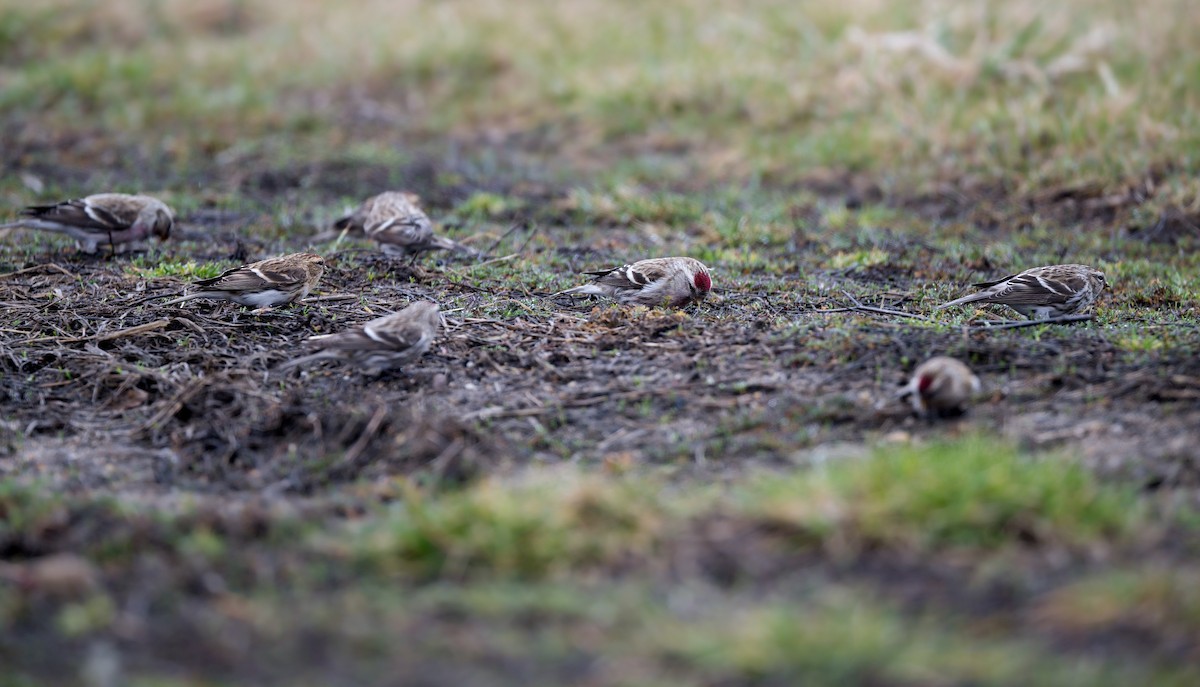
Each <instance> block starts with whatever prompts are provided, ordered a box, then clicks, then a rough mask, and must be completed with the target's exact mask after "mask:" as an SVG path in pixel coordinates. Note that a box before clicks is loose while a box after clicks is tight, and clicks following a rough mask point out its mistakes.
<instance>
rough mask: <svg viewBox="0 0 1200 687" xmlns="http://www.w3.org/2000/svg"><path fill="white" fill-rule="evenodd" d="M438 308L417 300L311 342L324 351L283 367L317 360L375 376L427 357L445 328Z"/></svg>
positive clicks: (434, 304)
mask: <svg viewBox="0 0 1200 687" xmlns="http://www.w3.org/2000/svg"><path fill="white" fill-rule="evenodd" d="M441 324H442V318H441V314H440V313H439V312H438V305H437V303H434V302H432V301H417V302H416V303H413V304H412V305H410V306H408V307H407V308H405V309H403V310H401V311H399V312H396V313H392V314H391V315H388V316H386V317H380V318H377V319H374V320H371V321H370V322H367V323H366V324H363V325H360V326H358V327H353V328H351V329H347V330H345V331H342V332H338V333H337V334H324V335H321V336H314V337H310V338H309V339H308V341H309V343H310V344H312V345H314V346H318V347H320V348H321V350H320V351H318V352H316V353H312V354H310V355H306V356H303V357H300V358H296V359H295V360H291V361H289V362H287V363H284V364H283V365H281V366H280V369H288V368H291V367H294V366H296V365H302V364H304V363H308V362H312V361H314V360H327V359H338V360H345V361H348V362H350V363H352V364H354V365H357V366H358V367H361V368H363V369H364V371H365V372H367V373H368V374H371V375H377V374H379V373H380V372H382V371H383V370H386V369H389V368H393V367H400V366H402V365H405V364H408V363H410V362H412V361H414V360H416V359H417V358H419V357H421V356H422V355H424V354H425V352H426V351H428V350H429V346H430V344H432V343H433V340H434V339H435V338H436V337H437V335H438V331H439V330H440V329H441Z"/></svg>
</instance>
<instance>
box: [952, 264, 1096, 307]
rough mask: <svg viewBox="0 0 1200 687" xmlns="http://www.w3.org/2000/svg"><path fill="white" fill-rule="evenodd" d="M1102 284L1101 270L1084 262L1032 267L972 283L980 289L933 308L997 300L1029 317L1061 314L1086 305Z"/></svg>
mask: <svg viewBox="0 0 1200 687" xmlns="http://www.w3.org/2000/svg"><path fill="white" fill-rule="evenodd" d="M1104 285H1105V282H1104V273H1103V272H1101V271H1100V270H1097V269H1094V268H1091V267H1088V266H1087V265H1048V266H1046V267H1034V268H1032V269H1028V270H1025V271H1024V272H1022V273H1020V274H1013V275H1009V276H1007V277H1004V278H1003V279H997V280H996V281H988V282H982V283H979V284H975V287H976V288H980V289H983V291H980V292H979V293H973V294H971V295H970V296H963V297H962V298H958V299H955V300H952V301H950V302H949V303H943V304H942V305H939V306H938V307H937V309H938V310H941V309H942V308H949V307H950V306H952V305H966V304H967V303H999V304H1001V305H1007V306H1008V307H1010V308H1012V309H1013V310H1016V311H1017V312H1019V313H1021V314H1022V315H1024V316H1025V317H1027V318H1028V319H1031V320H1042V319H1050V318H1055V317H1064V316H1066V315H1073V314H1075V313H1078V312H1080V311H1083V310H1086V309H1088V308H1090V307H1091V306H1092V304H1093V303H1095V302H1096V299H1097V298H1099V297H1100V292H1101V291H1103V290H1104Z"/></svg>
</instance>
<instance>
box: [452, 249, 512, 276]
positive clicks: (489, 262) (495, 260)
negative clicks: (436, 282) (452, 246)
mask: <svg viewBox="0 0 1200 687" xmlns="http://www.w3.org/2000/svg"><path fill="white" fill-rule="evenodd" d="M520 256H521V254H520V253H512V254H511V255H505V256H504V257H502V258H492V259H491V260H484V261H483V262H476V263H472V264H470V265H467V266H465V267H458V268H455V269H450V270H446V271H447V272H453V273H455V274H458V273H460V272H464V271H466V270H473V269H475V268H476V267H483V266H484V265H494V264H496V263H498V262H507V261H509V260H512V259H513V258H518V257H520Z"/></svg>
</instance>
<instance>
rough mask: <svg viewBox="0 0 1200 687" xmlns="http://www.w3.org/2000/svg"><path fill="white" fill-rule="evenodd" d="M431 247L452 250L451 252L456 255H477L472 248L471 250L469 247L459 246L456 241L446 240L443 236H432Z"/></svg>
mask: <svg viewBox="0 0 1200 687" xmlns="http://www.w3.org/2000/svg"><path fill="white" fill-rule="evenodd" d="M433 246H434V247H435V248H440V249H442V250H452V251H455V252H458V253H468V254H470V255H479V251H477V250H475V249H474V248H471V247H470V246H467V245H464V244H461V243H459V242H458V241H455V240H454V239H448V238H446V237H445V236H434V237H433Z"/></svg>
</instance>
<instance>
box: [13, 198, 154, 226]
mask: <svg viewBox="0 0 1200 687" xmlns="http://www.w3.org/2000/svg"><path fill="white" fill-rule="evenodd" d="M21 214H23V215H26V216H28V217H33V218H36V219H41V220H46V221H49V222H57V223H58V224H62V225H64V226H71V227H78V228H80V229H84V230H86V231H95V232H97V233H107V232H110V231H121V230H123V229H128V228H129V227H130V226H132V225H133V223H134V222H135V221H137V214H138V208H136V207H133V206H131V205H129V204H127V203H112V204H110V203H104V204H101V203H97V202H92V201H89V200H88V199H87V198H74V199H72V200H67V201H63V202H61V203H55V204H54V205H31V206H29V207H27V208H25V209H24V210H22V211H21Z"/></svg>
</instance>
